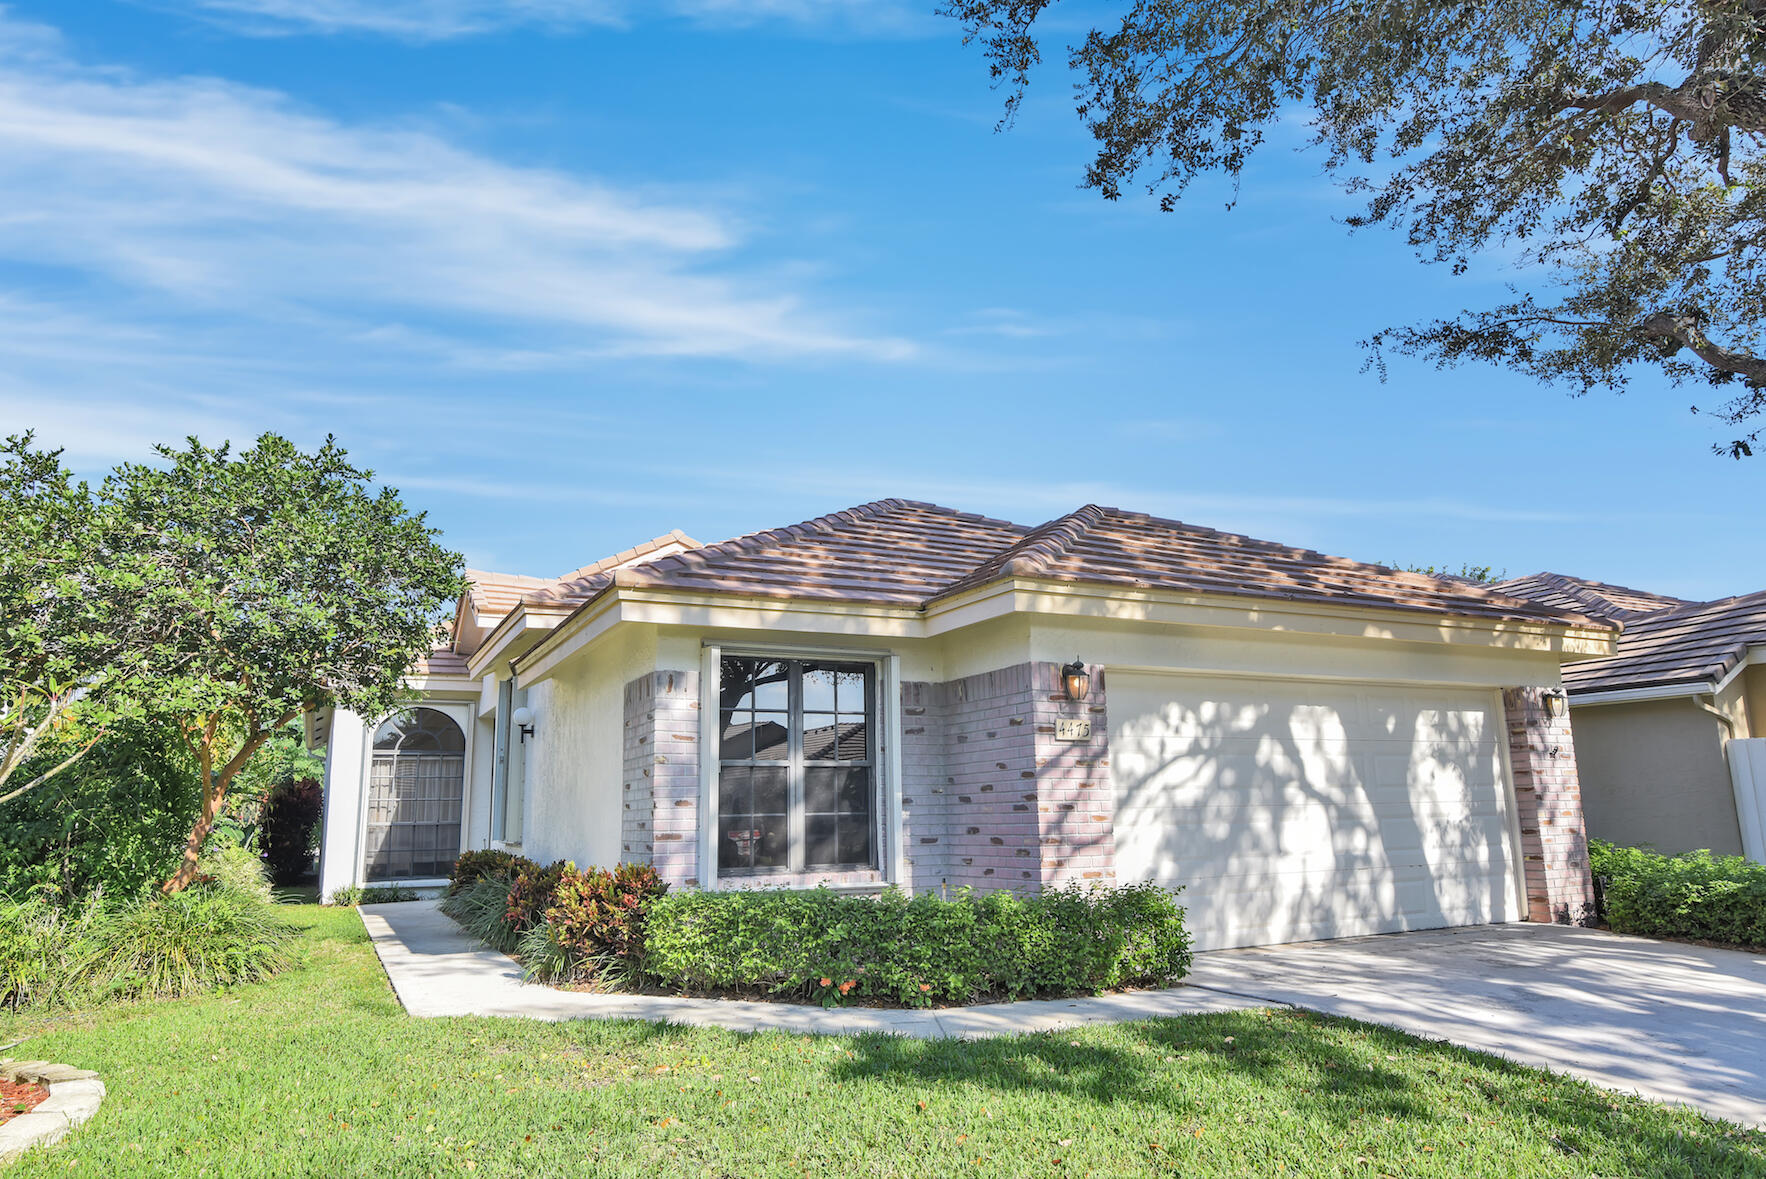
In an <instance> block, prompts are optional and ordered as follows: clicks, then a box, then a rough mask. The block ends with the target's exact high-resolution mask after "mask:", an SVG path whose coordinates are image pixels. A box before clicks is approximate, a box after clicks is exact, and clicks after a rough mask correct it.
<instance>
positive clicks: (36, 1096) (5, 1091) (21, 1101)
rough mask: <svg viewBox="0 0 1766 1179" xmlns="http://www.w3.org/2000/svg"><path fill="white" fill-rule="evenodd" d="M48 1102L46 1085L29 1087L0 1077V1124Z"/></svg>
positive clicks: (20, 1082)
mask: <svg viewBox="0 0 1766 1179" xmlns="http://www.w3.org/2000/svg"><path fill="white" fill-rule="evenodd" d="M47 1100H49V1087H48V1086H47V1085H31V1084H26V1083H24V1082H23V1081H8V1080H6V1079H5V1078H3V1077H0V1122H7V1121H10V1120H11V1119H13V1118H16V1117H17V1116H18V1115H20V1114H26V1113H30V1112H31V1110H33V1109H35V1108H36V1107H37V1106H39V1105H41V1104H42V1103H43V1102H45V1101H47Z"/></svg>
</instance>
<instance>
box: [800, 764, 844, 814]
mask: <svg viewBox="0 0 1766 1179" xmlns="http://www.w3.org/2000/svg"><path fill="white" fill-rule="evenodd" d="M840 774H841V771H839V770H836V769H830V768H826V767H823V766H810V767H809V768H807V769H805V770H804V771H803V809H804V810H805V811H807V812H809V813H810V814H812V815H815V814H823V815H831V814H833V813H834V811H835V810H836V809H837V804H836V799H837V798H838V797H839V794H840Z"/></svg>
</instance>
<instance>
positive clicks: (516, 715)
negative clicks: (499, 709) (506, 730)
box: [509, 704, 533, 745]
mask: <svg viewBox="0 0 1766 1179" xmlns="http://www.w3.org/2000/svg"><path fill="white" fill-rule="evenodd" d="M509 719H510V720H512V721H514V722H515V729H516V731H517V732H519V733H520V734H521V743H522V744H523V745H526V744H527V739H528V738H529V737H531V736H533V709H531V708H529V707H528V706H527V705H525V704H523V705H522V706H521V707H520V708H517V709H516V710H515V711H514V712H512V713H510V714H509Z"/></svg>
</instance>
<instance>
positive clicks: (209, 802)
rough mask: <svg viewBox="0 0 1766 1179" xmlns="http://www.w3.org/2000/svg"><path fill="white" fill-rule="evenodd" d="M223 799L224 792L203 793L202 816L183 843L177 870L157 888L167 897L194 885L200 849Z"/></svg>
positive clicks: (211, 827) (224, 796) (219, 811)
mask: <svg viewBox="0 0 1766 1179" xmlns="http://www.w3.org/2000/svg"><path fill="white" fill-rule="evenodd" d="M225 799H226V792H225V791H216V792H214V793H210V792H208V791H204V792H203V800H202V814H201V815H200V816H198V818H197V820H196V826H194V827H192V828H191V829H190V838H188V839H186V840H185V841H184V855H183V856H182V858H180V859H179V861H178V870H177V871H176V872H173V873H172V876H171V879H169V880H167V881H166V882H165V883H164V884H162V885H160V886H159V890H160V891H161V892H163V893H166V894H167V895H170V894H171V893H174V892H183V891H184V890H185V889H186V888H189V887H190V886H191V885H192V884H194V883H196V864H197V861H198V860H200V859H202V847H203V845H204V844H205V843H207V842H208V836H209V832H210V831H213V830H214V829H215V817H216V816H217V815H219V814H220V813H221V803H222V802H223V801H224V800H225Z"/></svg>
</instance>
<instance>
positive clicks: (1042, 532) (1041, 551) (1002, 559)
mask: <svg viewBox="0 0 1766 1179" xmlns="http://www.w3.org/2000/svg"><path fill="white" fill-rule="evenodd" d="M1103 518H1104V509H1102V508H1100V507H1098V505H1097V504H1085V505H1083V506H1081V507H1077V508H1074V509H1073V510H1072V511H1071V512H1068V513H1067V514H1066V515H1064V516H1056V517H1055V518H1054V519H1052V520H1045V521H1043V522H1042V523H1041V524H1038V525H1037V526H1036V527H1035V528H1032V529H1031V530H1030V531H1029V532H1026V533H1025V534H1024V535H1023V537H1022V538H1020V539H1019V540H1018V541H1017V542H1016V543H1014V544H1011V545H1008V546H1006V548H1004V549H1002V550H1001V551H1000V553H999V554H998V555H997V556H995V557H991V558H989V559H988V560H986V561H983V562H982V563H981V564H980V565H977V566H976V567H975V570H974V571H973V572H979V571H980V570H982V569H984V568H986V567H987V566H989V565H993V564H996V563H997V564H998V566H999V571H1000V572H1001V573H1007V574H1010V575H1012V576H1014V577H1035V576H1037V575H1038V574H1040V573H1043V572H1045V571H1046V570H1047V569H1048V567H1049V566H1050V565H1052V564H1054V563H1055V562H1056V561H1059V560H1060V559H1061V558H1062V557H1065V556H1066V555H1067V552H1068V550H1069V549H1071V548H1072V547H1073V546H1074V544H1076V543H1077V542H1078V540H1079V538H1080V537H1081V536H1083V535H1084V534H1085V532H1086V531H1087V530H1088V529H1090V528H1091V527H1092V526H1093V525H1095V524H1097V523H1099V522H1101V521H1102V520H1103ZM1014 550H1016V551H1014Z"/></svg>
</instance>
